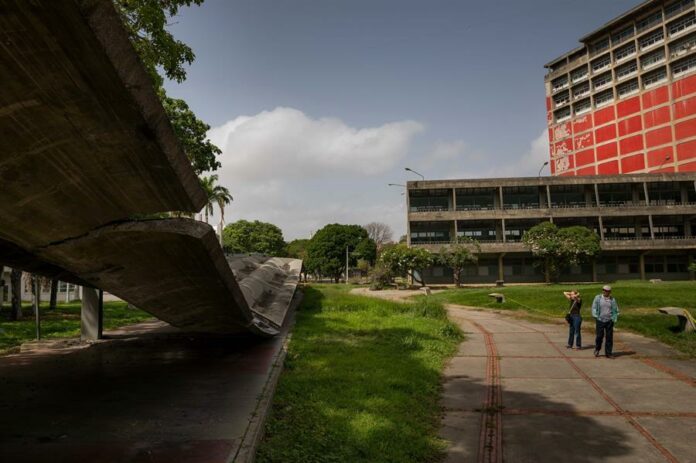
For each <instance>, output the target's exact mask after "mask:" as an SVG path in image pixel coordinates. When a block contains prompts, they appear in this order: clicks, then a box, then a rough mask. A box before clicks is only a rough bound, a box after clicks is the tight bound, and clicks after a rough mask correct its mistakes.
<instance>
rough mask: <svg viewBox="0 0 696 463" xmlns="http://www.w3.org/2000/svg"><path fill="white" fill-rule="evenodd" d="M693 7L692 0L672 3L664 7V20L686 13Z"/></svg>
mask: <svg viewBox="0 0 696 463" xmlns="http://www.w3.org/2000/svg"><path fill="white" fill-rule="evenodd" d="M693 6H694V0H681V1H677V2H674V3H672V4H670V5H667V6H665V18H671V17H672V16H674V15H676V14H679V13H681V12H682V11H686V10H687V9H689V8H692V7H693Z"/></svg>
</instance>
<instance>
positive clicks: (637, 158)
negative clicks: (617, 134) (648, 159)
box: [621, 153, 645, 174]
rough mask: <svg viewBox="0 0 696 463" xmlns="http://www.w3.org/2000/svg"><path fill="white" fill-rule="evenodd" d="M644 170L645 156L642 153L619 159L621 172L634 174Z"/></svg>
mask: <svg viewBox="0 0 696 463" xmlns="http://www.w3.org/2000/svg"><path fill="white" fill-rule="evenodd" d="M644 168H645V156H643V153H641V154H636V155H634V156H627V157H625V158H623V159H621V172H622V173H624V174H625V173H628V172H636V171H638V170H643V169H644Z"/></svg>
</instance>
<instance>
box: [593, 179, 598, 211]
mask: <svg viewBox="0 0 696 463" xmlns="http://www.w3.org/2000/svg"><path fill="white" fill-rule="evenodd" d="M594 197H595V205H596V206H597V207H599V188H598V187H597V184H596V183H595V184H594Z"/></svg>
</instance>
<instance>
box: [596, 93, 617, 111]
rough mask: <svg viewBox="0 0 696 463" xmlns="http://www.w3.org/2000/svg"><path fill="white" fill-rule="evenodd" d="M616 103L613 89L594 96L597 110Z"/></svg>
mask: <svg viewBox="0 0 696 463" xmlns="http://www.w3.org/2000/svg"><path fill="white" fill-rule="evenodd" d="M612 101H614V91H613V90H612V89H609V90H605V91H603V92H600V93H597V94H596V95H595V96H594V104H595V107H596V108H601V107H602V106H606V105H608V104H609V103H611V102H612Z"/></svg>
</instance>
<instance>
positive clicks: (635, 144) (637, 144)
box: [619, 135, 643, 154]
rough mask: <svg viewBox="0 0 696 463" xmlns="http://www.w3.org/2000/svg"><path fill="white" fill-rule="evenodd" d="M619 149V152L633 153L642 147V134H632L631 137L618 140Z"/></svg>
mask: <svg viewBox="0 0 696 463" xmlns="http://www.w3.org/2000/svg"><path fill="white" fill-rule="evenodd" d="M619 149H620V151H621V154H628V153H634V152H636V151H639V150H642V149H643V135H634V136H632V137H628V138H624V139H622V140H619Z"/></svg>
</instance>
